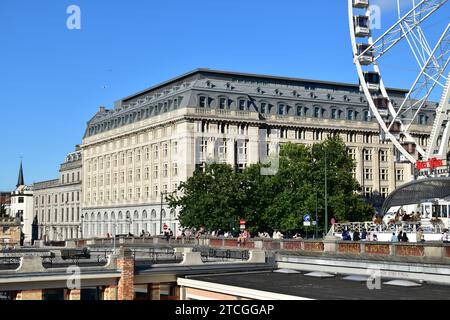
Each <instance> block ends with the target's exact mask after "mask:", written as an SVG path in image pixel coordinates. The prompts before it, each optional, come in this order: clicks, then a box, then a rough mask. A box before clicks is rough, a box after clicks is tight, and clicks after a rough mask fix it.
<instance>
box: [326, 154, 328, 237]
mask: <svg viewBox="0 0 450 320" xmlns="http://www.w3.org/2000/svg"><path fill="white" fill-rule="evenodd" d="M327 157H328V154H327V149H325V236H326V235H327V234H328V159H327Z"/></svg>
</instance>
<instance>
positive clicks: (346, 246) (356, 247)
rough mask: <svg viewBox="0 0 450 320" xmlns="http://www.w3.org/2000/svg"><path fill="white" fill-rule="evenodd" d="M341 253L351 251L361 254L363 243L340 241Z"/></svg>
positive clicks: (339, 248) (339, 249)
mask: <svg viewBox="0 0 450 320" xmlns="http://www.w3.org/2000/svg"><path fill="white" fill-rule="evenodd" d="M338 252H339V253H351V254H360V252H361V245H360V244H359V243H339V244H338Z"/></svg>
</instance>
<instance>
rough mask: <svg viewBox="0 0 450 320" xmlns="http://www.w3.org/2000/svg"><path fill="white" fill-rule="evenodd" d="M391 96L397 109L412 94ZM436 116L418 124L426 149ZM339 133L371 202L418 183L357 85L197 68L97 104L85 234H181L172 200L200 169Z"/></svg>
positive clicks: (88, 140) (89, 147)
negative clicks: (382, 132) (165, 230)
mask: <svg viewBox="0 0 450 320" xmlns="http://www.w3.org/2000/svg"><path fill="white" fill-rule="evenodd" d="M390 95H391V97H393V100H394V105H399V103H400V99H401V98H402V97H404V95H405V91H404V90H397V89H392V90H390ZM411 112H414V110H411ZM433 117H434V115H433V113H432V112H426V113H424V114H421V115H419V117H417V119H418V120H417V123H414V124H413V125H412V128H413V129H414V136H417V137H418V138H419V141H420V142H421V145H422V146H426V144H427V139H428V137H429V132H430V126H431V125H432V123H433V120H434V119H433ZM335 135H338V136H340V137H341V138H342V139H343V140H344V142H345V143H346V145H347V147H348V152H349V153H350V154H351V156H352V157H353V158H354V159H355V161H356V164H357V166H356V169H355V171H354V176H355V178H356V179H357V180H358V181H359V182H360V184H361V187H362V193H363V194H364V195H366V196H368V197H371V196H373V195H379V196H380V197H381V198H383V197H386V196H387V195H388V194H389V193H390V192H391V191H393V190H394V189H395V188H397V187H398V186H399V185H401V184H403V183H405V182H408V181H410V180H411V179H412V176H413V174H414V168H413V166H412V165H411V164H410V163H403V162H402V161H401V160H402V159H401V158H400V156H399V155H398V154H397V152H396V150H395V148H394V146H393V144H392V143H390V142H388V141H383V140H382V139H381V138H380V130H379V125H378V123H377V122H376V120H375V119H374V118H372V116H371V113H370V110H369V106H368V103H367V101H366V99H365V96H364V95H363V94H362V93H361V92H360V90H359V86H358V85H353V84H343V83H333V82H324V81H314V80H303V79H293V78H283V77H273V76H264V75H254V74H244V73H235V72H224V71H213V70H209V69H198V70H195V71H192V72H190V73H188V74H185V75H182V76H180V77H178V78H175V79H172V80H169V81H167V82H165V83H162V84H160V85H157V86H155V87H152V88H149V89H147V90H145V91H142V92H139V93H137V94H135V95H132V96H130V97H127V98H125V99H122V100H120V101H118V102H116V104H115V107H114V109H111V110H108V109H106V108H105V107H100V109H99V111H98V112H97V114H96V115H95V116H94V117H93V118H92V119H91V120H90V121H89V122H88V126H87V129H86V133H85V136H84V139H83V145H82V149H83V168H84V171H83V191H84V193H83V203H82V207H83V210H82V211H83V215H84V217H85V218H84V223H83V226H84V227H83V228H84V229H85V235H86V236H89V237H93V236H104V235H105V234H107V233H110V234H126V233H134V234H137V233H139V232H140V231H141V230H146V231H149V232H150V233H151V234H152V235H157V234H159V233H160V232H161V230H162V229H163V225H168V226H170V227H171V228H172V229H173V230H176V229H177V227H178V223H177V212H175V211H174V210H172V211H170V210H169V209H168V208H167V206H166V204H165V201H164V200H165V195H166V194H168V193H172V192H175V191H176V190H177V186H178V185H179V183H180V182H181V181H185V180H187V178H189V177H190V176H191V175H192V174H193V172H194V170H195V168H197V167H201V166H204V165H205V163H207V162H208V161H216V162H221V163H228V164H231V165H233V166H235V168H236V169H237V170H242V169H243V168H245V167H247V166H248V165H250V164H253V163H258V162H259V161H264V160H266V156H267V155H268V154H270V152H271V151H273V149H274V148H277V146H278V145H279V144H283V143H287V142H294V143H301V144H308V145H311V144H314V143H317V142H320V141H323V140H325V139H327V137H329V136H335ZM161 209H162V210H161Z"/></svg>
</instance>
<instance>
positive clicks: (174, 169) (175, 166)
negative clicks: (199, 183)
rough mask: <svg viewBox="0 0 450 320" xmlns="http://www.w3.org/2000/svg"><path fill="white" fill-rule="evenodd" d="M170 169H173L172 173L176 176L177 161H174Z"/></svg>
mask: <svg viewBox="0 0 450 320" xmlns="http://www.w3.org/2000/svg"><path fill="white" fill-rule="evenodd" d="M172 169H173V175H174V176H177V175H178V163H176V162H175V163H174V164H173V168H172Z"/></svg>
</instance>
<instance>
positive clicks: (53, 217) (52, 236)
mask: <svg viewBox="0 0 450 320" xmlns="http://www.w3.org/2000/svg"><path fill="white" fill-rule="evenodd" d="M81 180H82V154H81V149H80V147H79V146H77V147H76V150H75V152H72V153H70V154H69V155H67V156H66V159H65V161H64V163H63V164H61V166H60V170H59V178H58V179H55V180H50V181H43V182H38V183H35V184H34V185H33V189H34V207H33V209H34V215H35V217H37V221H38V224H39V239H42V240H66V239H76V238H80V237H81V231H82V230H81V198H82V194H81Z"/></svg>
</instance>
